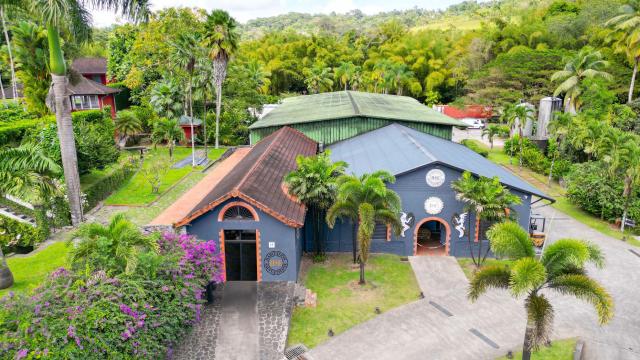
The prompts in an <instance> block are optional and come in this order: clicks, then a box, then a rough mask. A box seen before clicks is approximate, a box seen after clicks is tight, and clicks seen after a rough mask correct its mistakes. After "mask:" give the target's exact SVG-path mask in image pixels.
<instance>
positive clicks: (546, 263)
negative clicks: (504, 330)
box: [468, 222, 613, 360]
mask: <svg viewBox="0 0 640 360" xmlns="http://www.w3.org/2000/svg"><path fill="white" fill-rule="evenodd" d="M488 235H489V238H490V239H491V249H492V250H493V252H494V253H495V254H496V255H497V256H500V257H503V258H507V259H511V260H514V262H513V264H511V265H493V266H487V267H484V268H482V269H480V270H479V271H478V272H476V273H475V275H474V276H473V279H471V283H470V284H469V295H468V296H469V299H470V300H471V301H476V300H477V299H478V298H479V297H480V296H481V295H482V294H484V293H485V292H487V290H489V289H490V288H498V289H506V290H509V292H511V294H512V296H514V297H521V296H525V301H524V306H525V310H526V312H527V327H526V330H525V335H524V343H523V346H522V359H523V360H529V359H531V351H532V350H535V349H537V348H538V347H539V346H540V345H541V344H544V343H545V342H547V341H548V339H549V334H550V333H551V328H552V324H553V317H554V310H553V306H552V305H551V302H550V301H549V298H548V297H547V295H546V294H544V293H542V290H543V289H545V290H548V291H552V292H556V293H558V294H561V295H572V296H574V297H576V298H578V299H581V300H584V301H586V302H588V303H590V304H591V305H593V307H594V308H595V310H596V312H597V313H598V320H599V322H600V324H605V323H607V322H608V321H609V320H611V318H612V317H613V300H612V298H611V295H609V293H608V292H607V290H606V289H604V288H603V287H602V285H600V284H598V282H597V281H595V280H594V279H592V278H590V277H589V276H588V275H587V271H586V265H587V264H588V263H592V264H594V265H596V266H597V267H602V266H603V265H604V257H603V255H602V252H601V250H600V248H598V247H597V246H596V245H594V244H590V243H587V242H585V241H582V240H576V239H561V240H558V241H556V242H555V243H553V244H551V245H549V246H547V247H546V248H545V249H544V251H543V253H542V256H541V257H540V259H537V258H536V254H535V251H534V249H533V243H532V242H531V239H530V238H529V234H528V233H527V232H526V231H525V230H524V229H522V228H521V227H520V226H519V225H518V224H516V223H513V222H505V223H500V224H496V225H494V226H493V227H491V229H490V230H489V234H488Z"/></svg>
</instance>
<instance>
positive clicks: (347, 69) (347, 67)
mask: <svg viewBox="0 0 640 360" xmlns="http://www.w3.org/2000/svg"><path fill="white" fill-rule="evenodd" d="M358 71H359V66H356V65H354V64H353V63H352V62H344V61H343V62H341V63H340V66H338V67H336V68H334V69H333V76H334V77H335V78H336V79H337V80H338V81H339V82H340V84H342V86H343V87H344V90H345V91H347V90H348V89H349V83H351V80H352V79H353V77H354V76H355V75H356V73H357V72H358ZM352 88H353V86H352Z"/></svg>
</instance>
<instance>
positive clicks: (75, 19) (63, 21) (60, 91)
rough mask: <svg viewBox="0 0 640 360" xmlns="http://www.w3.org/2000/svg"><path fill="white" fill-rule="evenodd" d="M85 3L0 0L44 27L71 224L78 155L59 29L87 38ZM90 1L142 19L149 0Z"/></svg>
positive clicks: (75, 212) (77, 209)
mask: <svg viewBox="0 0 640 360" xmlns="http://www.w3.org/2000/svg"><path fill="white" fill-rule="evenodd" d="M87 3H88V2H87V1H82V0H56V1H51V0H23V1H17V0H0V6H5V7H6V6H17V7H21V8H22V9H25V10H27V11H29V12H30V13H31V14H32V16H33V17H34V18H35V19H37V20H38V21H40V22H42V23H43V24H44V25H45V26H46V28H47V38H48V43H49V70H50V71H51V78H52V83H51V87H50V91H49V96H48V99H47V100H48V101H47V105H48V106H49V107H50V109H51V111H52V112H54V113H55V116H56V122H57V124H58V137H59V138H60V150H61V153H62V167H63V169H64V177H65V181H66V184H67V197H68V199H69V207H70V210H71V222H72V223H73V224H74V225H78V224H79V223H80V222H81V221H82V217H83V215H82V203H81V199H80V176H79V174H78V158H77V154H76V146H75V139H74V134H73V124H72V122H71V103H70V100H69V96H68V92H67V86H68V82H69V80H68V78H67V66H66V62H65V59H64V54H63V53H62V47H61V41H60V32H61V31H69V32H70V33H72V34H73V35H74V38H75V39H76V40H77V41H79V42H83V41H86V40H87V39H88V38H89V36H90V34H91V15H90V13H89V10H88V9H87V8H86V5H87ZM90 3H91V5H92V6H93V7H94V8H99V9H102V10H114V11H118V12H120V13H121V14H122V15H124V16H126V17H128V18H129V19H131V20H133V21H139V20H144V19H146V18H147V16H148V14H149V2H148V1H146V0H142V1H140V0H94V1H91V2H90Z"/></svg>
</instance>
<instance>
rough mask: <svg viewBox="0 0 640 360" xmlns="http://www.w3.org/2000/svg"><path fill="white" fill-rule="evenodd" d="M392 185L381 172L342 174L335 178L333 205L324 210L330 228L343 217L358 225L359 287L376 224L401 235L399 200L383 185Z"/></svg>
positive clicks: (363, 281) (385, 173) (362, 282)
mask: <svg viewBox="0 0 640 360" xmlns="http://www.w3.org/2000/svg"><path fill="white" fill-rule="evenodd" d="M394 182H395V177H394V176H393V175H391V174H390V173H388V172H387V171H384V170H380V171H376V172H374V173H372V174H364V175H362V176H360V177H358V176H355V175H342V176H340V177H339V178H338V194H337V198H336V202H335V203H334V204H333V205H332V206H331V208H329V210H328V211H327V223H328V225H329V227H330V228H332V229H333V226H334V225H335V222H336V219H337V218H339V217H346V218H349V219H351V220H353V221H354V222H356V223H357V239H358V259H359V262H360V284H361V285H364V284H365V274H364V269H365V265H366V263H367V261H368V259H369V248H370V246H371V238H372V237H373V231H374V229H375V227H376V223H382V224H385V225H387V226H391V227H392V228H393V230H394V232H395V233H396V234H399V233H400V228H401V226H402V225H401V223H400V220H399V219H398V216H399V213H400V209H401V204H400V197H399V196H398V194H396V193H395V192H394V191H393V190H390V189H388V188H387V185H386V183H394ZM354 251H355V244H354Z"/></svg>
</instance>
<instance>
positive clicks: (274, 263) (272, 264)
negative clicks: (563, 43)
mask: <svg viewBox="0 0 640 360" xmlns="http://www.w3.org/2000/svg"><path fill="white" fill-rule="evenodd" d="M288 266H289V260H288V259H287V255H285V254H284V253H283V252H282V251H270V252H268V253H267V256H265V257H264V268H265V270H266V271H267V272H268V273H269V274H271V275H281V274H283V273H284V272H285V271H286V270H287V267H288Z"/></svg>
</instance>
